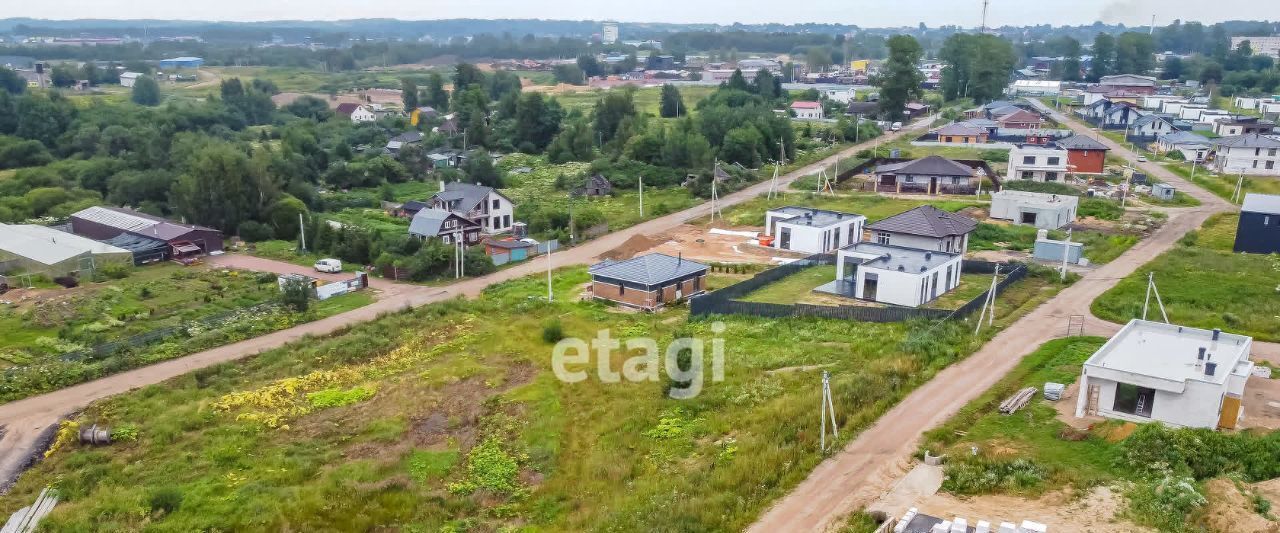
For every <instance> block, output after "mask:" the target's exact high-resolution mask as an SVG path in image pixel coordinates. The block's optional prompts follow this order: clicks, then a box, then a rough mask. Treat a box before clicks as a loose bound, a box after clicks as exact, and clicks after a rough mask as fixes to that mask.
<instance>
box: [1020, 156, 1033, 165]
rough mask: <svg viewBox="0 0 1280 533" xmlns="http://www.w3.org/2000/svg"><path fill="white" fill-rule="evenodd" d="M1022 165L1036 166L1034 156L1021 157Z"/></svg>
mask: <svg viewBox="0 0 1280 533" xmlns="http://www.w3.org/2000/svg"><path fill="white" fill-rule="evenodd" d="M1022 164H1024V165H1034V164H1036V156H1034V155H1027V156H1022Z"/></svg>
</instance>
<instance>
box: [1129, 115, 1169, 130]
mask: <svg viewBox="0 0 1280 533" xmlns="http://www.w3.org/2000/svg"><path fill="white" fill-rule="evenodd" d="M1157 120H1159V121H1163V122H1166V123H1168V124H1169V125H1170V126H1172V125H1173V118H1172V117H1169V116H1168V115H1164V114H1160V113H1149V114H1146V115H1142V116H1140V117H1138V118H1137V119H1136V120H1134V121H1133V127H1135V128H1140V127H1142V126H1146V125H1147V124H1150V123H1152V122H1155V121H1157Z"/></svg>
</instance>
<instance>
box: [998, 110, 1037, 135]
mask: <svg viewBox="0 0 1280 533" xmlns="http://www.w3.org/2000/svg"><path fill="white" fill-rule="evenodd" d="M994 120H995V121H996V122H997V123H999V124H1000V127H1001V128H1005V129H1012V130H1034V129H1039V128H1040V127H1041V126H1043V125H1044V117H1041V116H1040V115H1039V114H1037V113H1032V112H1030V111H1027V110H1026V109H1019V110H1017V111H1014V112H1012V113H1009V114H1007V115H1000V116H997V117H995V119H994Z"/></svg>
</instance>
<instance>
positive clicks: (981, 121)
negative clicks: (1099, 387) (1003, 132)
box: [960, 118, 1000, 128]
mask: <svg viewBox="0 0 1280 533" xmlns="http://www.w3.org/2000/svg"><path fill="white" fill-rule="evenodd" d="M960 124H968V125H970V126H973V127H976V128H997V127H1000V123H999V122H996V121H994V120H991V119H989V118H971V119H969V120H966V121H964V122H961V123H960Z"/></svg>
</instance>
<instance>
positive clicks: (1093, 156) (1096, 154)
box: [1058, 135, 1109, 174]
mask: <svg viewBox="0 0 1280 533" xmlns="http://www.w3.org/2000/svg"><path fill="white" fill-rule="evenodd" d="M1058 146H1061V147H1063V148H1066V149H1067V168H1068V169H1070V170H1071V171H1072V172H1078V173H1082V174H1101V173H1102V171H1103V169H1104V168H1105V167H1106V164H1107V150H1109V148H1107V147H1106V145H1104V144H1102V143H1101V142H1098V141H1097V140H1096V139H1091V138H1089V137H1086V136H1084V135H1072V136H1070V137H1067V138H1065V139H1060V140H1058Z"/></svg>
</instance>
